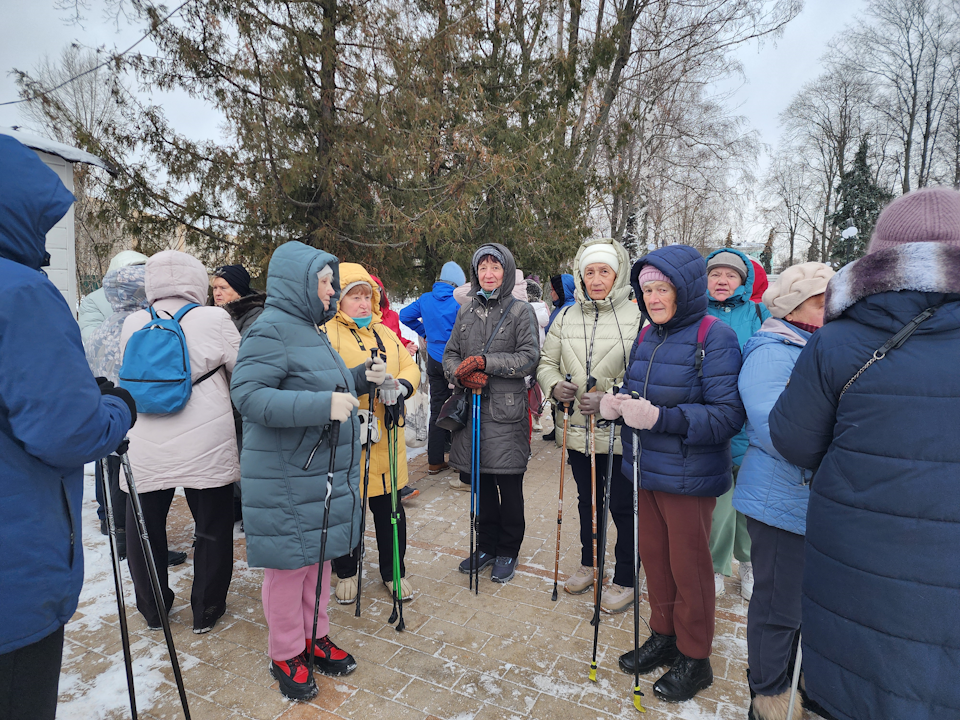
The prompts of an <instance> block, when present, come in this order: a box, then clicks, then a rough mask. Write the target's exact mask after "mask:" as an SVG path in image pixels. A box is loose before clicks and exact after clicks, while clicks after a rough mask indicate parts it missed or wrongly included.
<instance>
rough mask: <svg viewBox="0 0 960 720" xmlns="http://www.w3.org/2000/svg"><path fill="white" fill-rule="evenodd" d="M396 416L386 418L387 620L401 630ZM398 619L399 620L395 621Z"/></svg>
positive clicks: (401, 600) (401, 593)
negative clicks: (390, 588)
mask: <svg viewBox="0 0 960 720" xmlns="http://www.w3.org/2000/svg"><path fill="white" fill-rule="evenodd" d="M398 414H399V409H398ZM398 425H399V422H398V421H397V418H396V417H391V418H390V419H388V420H387V455H388V457H389V460H390V524H391V525H392V526H393V603H394V605H393V612H392V613H391V614H390V618H389V619H388V620H387V622H389V623H390V624H391V625H392V624H393V623H394V622H396V623H397V632H403V630H404V628H405V627H406V625H405V624H404V622H403V589H402V587H401V585H402V583H401V580H402V578H401V577H400V530H399V527H398V523H399V521H400V513H399V512H398V511H397V508H398V507H399V503H398V502H397V437H398V436H399V434H400V433H399V432H398V430H397V427H398ZM398 619H399V622H397V621H398Z"/></svg>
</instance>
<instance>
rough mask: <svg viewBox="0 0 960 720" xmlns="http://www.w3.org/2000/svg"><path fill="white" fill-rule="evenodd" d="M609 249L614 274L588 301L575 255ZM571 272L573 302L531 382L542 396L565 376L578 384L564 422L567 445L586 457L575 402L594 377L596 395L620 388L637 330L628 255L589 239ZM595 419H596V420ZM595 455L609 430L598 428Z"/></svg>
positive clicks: (560, 438)
mask: <svg viewBox="0 0 960 720" xmlns="http://www.w3.org/2000/svg"><path fill="white" fill-rule="evenodd" d="M598 244H605V245H611V246H612V247H613V249H614V250H615V251H616V253H617V256H618V257H619V258H620V272H619V273H618V274H617V277H616V279H615V280H614V282H613V287H612V288H610V293H609V294H608V295H607V297H606V298H605V299H603V300H591V299H589V298H588V297H587V295H586V293H585V292H584V285H583V278H582V277H581V275H580V256H581V255H582V254H583V252H584V250H586V249H587V248H588V247H592V246H594V245H598ZM573 267H574V268H575V270H574V272H575V273H576V276H575V279H576V285H575V287H576V289H575V290H574V297H575V303H574V304H573V305H569V306H567V307H566V308H565V309H564V310H562V311H561V313H560V315H559V317H558V319H557V321H556V322H554V323H553V324H552V325H551V326H550V331H549V333H547V338H546V340H545V341H544V343H543V350H542V351H541V354H540V365H539V367H538V368H537V380H538V381H539V382H540V387H541V388H543V392H544V394H545V395H547V397H551V396H552V395H553V388H554V387H555V386H556V384H557V383H558V382H560V381H561V380H563V379H564V378H565V376H566V375H567V373H569V374H570V377H571V382H573V383H576V384H577V385H578V386H579V389H578V390H577V399H576V402H574V405H573V413H572V414H571V415H570V417H569V420H568V429H567V447H569V448H571V449H573V450H576V451H578V452H582V453H587V452H589V450H588V448H587V429H586V428H587V420H586V418H585V417H584V416H583V415H581V414H580V398H581V397H582V396H583V393H584V392H586V389H587V377H588V376H589V375H593V377H595V378H596V379H597V391H598V392H609V391H610V389H611V388H612V387H613V386H614V385H622V384H623V373H624V371H625V370H626V365H627V359H628V358H629V357H630V351H631V349H632V348H633V345H634V343H635V342H636V339H637V333H638V332H639V330H640V310H639V308H638V307H637V306H636V305H634V304H633V303H632V302H630V275H629V272H628V270H627V268H629V267H630V256H629V255H628V254H627V251H626V249H624V247H623V245H621V244H620V243H618V242H617V241H616V240H611V239H604V240H590V241H587V242H585V243H584V244H583V245H581V246H580V250H579V251H578V252H577V259H576V260H575V261H574V263H573ZM596 419H597V420H599V419H600V416H599V415H598V416H596ZM616 428H617V430H616V434H617V438H618V439H616V440H615V441H614V446H613V452H614V454H615V455H621V454H622V453H623V450H622V448H621V447H620V440H619V436H620V427H619V426H616ZM556 443H557V447H561V446H562V445H563V433H562V432H558V433H557V438H556ZM595 445H596V451H597V453H600V454H604V455H605V454H606V453H607V451H608V450H609V447H610V431H609V429H606V428H598V429H597V433H596V441H595Z"/></svg>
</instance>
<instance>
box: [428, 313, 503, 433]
mask: <svg viewBox="0 0 960 720" xmlns="http://www.w3.org/2000/svg"><path fill="white" fill-rule="evenodd" d="M514 302H516V298H514V297H511V298H510V302H509V303H507V307H506V308H505V309H504V311H503V315H501V316H500V322H498V323H497V326H496V327H495V328H494V329H493V334H491V335H490V337H489V338H487V344H486V345H484V346H483V351H482V352H481V353H480V354H481V355H486V354H487V351H488V350H489V349H490V346H491V345H492V344H493V339H494V338H495V337H496V336H497V333H498V332H500V327H501V326H502V325H503V321H504V320H506V319H507V315H508V314H509V313H510V308H511V307H513V303H514ZM469 417H470V403H469V402H467V393H465V392H455V393H454V394H453V395H451V396H450V397H449V398H448V399H447V401H446V402H445V403H444V404H443V407H442V408H440V414H439V415H438V416H437V427H439V428H443V429H444V430H449V431H450V432H457V431H458V430H463V428H465V427H466V426H467V420H468V419H469Z"/></svg>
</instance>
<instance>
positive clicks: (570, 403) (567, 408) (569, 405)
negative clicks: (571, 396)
mask: <svg viewBox="0 0 960 720" xmlns="http://www.w3.org/2000/svg"><path fill="white" fill-rule="evenodd" d="M563 379H564V380H566V381H567V382H573V376H572V375H571V374H570V373H567V374H566V376H565V377H564V378H563ZM560 407H561V408H563V411H564V412H565V413H572V412H573V400H569V401H568V402H565V403H560Z"/></svg>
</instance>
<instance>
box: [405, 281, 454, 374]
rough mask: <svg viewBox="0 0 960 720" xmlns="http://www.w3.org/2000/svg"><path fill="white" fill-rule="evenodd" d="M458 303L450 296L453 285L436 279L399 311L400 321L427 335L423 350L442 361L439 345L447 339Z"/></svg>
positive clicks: (441, 349)
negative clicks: (429, 286) (421, 293)
mask: <svg viewBox="0 0 960 720" xmlns="http://www.w3.org/2000/svg"><path fill="white" fill-rule="evenodd" d="M459 310H460V303H458V302H457V301H456V300H455V299H454V297H453V285H451V284H450V283H448V282H445V281H441V280H438V281H437V282H435V283H434V284H433V289H432V290H431V291H430V292H428V293H424V294H423V295H421V296H420V297H419V298H417V299H416V300H414V301H413V302H412V303H410V304H409V305H407V306H406V307H405V308H403V310H401V311H400V322H402V323H403V324H404V325H406V326H407V327H408V328H410V329H411V330H413V331H414V332H415V333H416V334H417V335H419V336H420V337H425V338H426V339H427V354H428V355H429V356H430V357H432V358H433V359H434V360H436V361H437V362H443V349H444V348H445V347H446V346H447V340H449V339H450V332H451V331H452V330H453V323H454V322H455V321H456V319H457V312H459Z"/></svg>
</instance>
